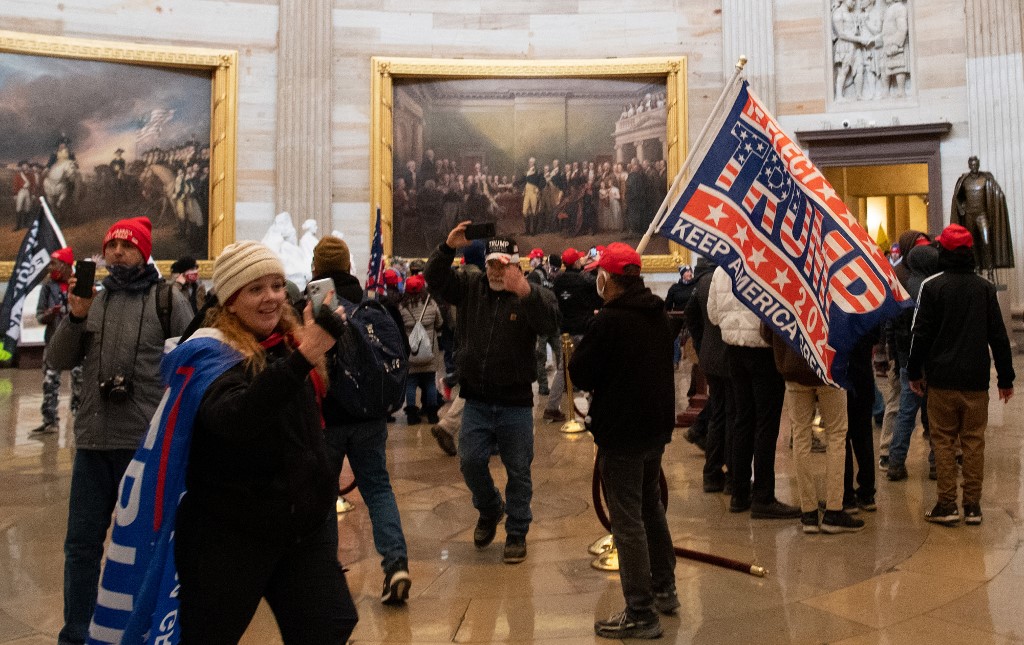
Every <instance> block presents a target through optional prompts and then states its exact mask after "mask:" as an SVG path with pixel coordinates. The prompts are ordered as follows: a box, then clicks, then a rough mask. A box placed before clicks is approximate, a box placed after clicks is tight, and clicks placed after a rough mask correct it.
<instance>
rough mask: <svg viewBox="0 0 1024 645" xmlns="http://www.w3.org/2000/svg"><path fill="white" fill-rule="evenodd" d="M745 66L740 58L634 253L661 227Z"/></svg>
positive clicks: (640, 250)
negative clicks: (670, 204)
mask: <svg viewBox="0 0 1024 645" xmlns="http://www.w3.org/2000/svg"><path fill="white" fill-rule="evenodd" d="M746 65H747V57H746V56H740V58H739V60H737V61H736V71H735V72H733V74H732V78H730V79H729V82H728V83H726V84H725V88H724V89H723V90H722V95H721V96H719V97H718V102H716V103H715V107H713V108H711V116H709V117H708V119H707V121H705V122H704V127H703V128H702V129H701V131H700V134H698V135H697V139H696V140H695V141H694V142H693V145H692V146H690V152H689V153H687V155H686V159H684V160H683V165H681V166H680V167H679V172H677V173H676V178H675V179H673V180H672V187H671V188H669V189H668V192H667V193H666V194H665V199H663V200H662V201H661V206H659V207H658V212H657V213H655V215H654V219H652V220H651V225H650V226H649V227H647V232H646V233H644V236H643V238H642V239H641V240H640V243H639V244H637V246H636V252H637V253H639V254H641V255H643V252H644V249H646V248H647V244H648V243H649V242H650V241H651V237H653V236H654V232H655V231H656V230H658V227H659V226H661V223H662V221H663V220H664V219H665V216H666V215H667V213H668V203H669V200H670V199H672V197H673V196H674V195H675V192H676V189H677V188H678V187H679V182H681V181H682V180H683V175H685V174H686V170H687V168H689V167H690V164H691V163H692V162H693V157H694V155H695V154H696V152H697V149H698V148H700V147H701V145H702V144H703V142H704V139H705V138H706V137H707V135H708V130H709V129H710V128H711V120H712V119H713V118H714V116H715V115H717V114H718V112H719V110H721V109H722V104H723V103H725V97H726V96H728V95H729V92H730V91H731V90H732V86H733V85H735V84H736V81H737V80H738V79H739V77H740V75H741V74H742V73H743V68H744V67H746Z"/></svg>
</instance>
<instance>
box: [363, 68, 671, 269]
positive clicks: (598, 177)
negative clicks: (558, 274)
mask: <svg viewBox="0 0 1024 645" xmlns="http://www.w3.org/2000/svg"><path fill="white" fill-rule="evenodd" d="M373 63H374V70H375V76H374V87H373V91H374V114H373V123H374V132H375V134H374V141H375V142H380V144H379V145H377V144H376V143H375V145H374V147H373V155H372V157H373V160H372V161H373V163H372V165H373V175H374V177H375V181H374V183H373V185H372V187H373V193H374V194H373V199H374V201H375V203H379V204H380V205H381V207H382V211H383V214H384V218H385V222H386V224H385V226H386V229H388V230H387V232H389V233H390V240H386V241H385V245H386V247H387V245H388V242H390V248H389V249H387V250H388V251H389V252H390V253H391V254H393V255H396V256H401V257H422V256H426V255H429V253H430V251H431V250H432V249H433V248H434V247H435V246H436V245H437V244H438V242H440V241H442V240H444V239H445V236H446V235H447V233H448V231H449V230H450V229H451V228H452V227H453V226H454V225H455V224H456V223H458V222H460V221H463V220H472V221H474V222H478V223H486V222H489V223H493V224H494V225H495V228H496V231H497V233H498V234H499V235H510V236H513V237H515V238H516V240H517V241H518V242H519V248H520V251H521V253H523V254H524V257H525V254H526V253H527V252H528V251H529V250H530V249H532V248H541V249H543V250H544V251H545V252H546V253H560V252H561V251H562V250H563V249H565V248H567V247H570V246H572V247H575V248H577V249H579V250H581V251H583V252H586V251H587V250H589V249H591V248H594V247H596V246H599V245H603V244H609V243H610V242H614V241H624V242H628V243H630V244H633V245H635V244H636V243H637V242H639V240H640V238H641V237H642V236H643V234H644V232H645V231H646V230H647V228H648V226H649V225H650V223H651V221H652V220H653V218H654V215H655V213H656V212H657V210H658V208H659V206H660V205H661V204H662V201H663V200H664V199H665V196H666V194H667V192H668V189H669V184H670V183H671V182H672V180H673V178H674V175H675V173H676V171H677V170H678V168H679V165H680V162H681V160H682V153H683V152H684V151H685V149H686V148H685V128H684V127H683V126H684V124H685V123H686V106H685V69H686V67H685V59H682V58H676V59H610V60H589V61H464V60H440V59H380V58H375V59H374V60H373ZM671 252H673V250H672V249H670V248H669V244H668V242H667V241H666V240H665V239H664V238H661V237H660V236H655V237H654V238H653V239H652V241H651V244H650V245H649V246H648V247H647V250H646V254H647V258H645V267H646V268H647V269H648V270H653V267H654V264H657V263H660V262H669V261H670V260H671V258H672V256H670V255H669V253H671ZM652 263H653V264H652ZM648 265H650V266H648Z"/></svg>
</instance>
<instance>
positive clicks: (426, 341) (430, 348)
mask: <svg viewBox="0 0 1024 645" xmlns="http://www.w3.org/2000/svg"><path fill="white" fill-rule="evenodd" d="M429 304H430V296H429V295H428V296H427V299H426V300H425V301H423V309H422V310H421V311H420V317H419V319H417V320H416V324H415V325H413V326H412V331H411V332H409V364H410V365H416V366H422V365H430V364H431V363H433V362H434V339H433V338H431V337H430V332H428V331H427V328H426V327H424V326H423V314H425V313H427V305H429Z"/></svg>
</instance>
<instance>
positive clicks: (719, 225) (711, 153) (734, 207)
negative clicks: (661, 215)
mask: <svg viewBox="0 0 1024 645" xmlns="http://www.w3.org/2000/svg"><path fill="white" fill-rule="evenodd" d="M735 88H736V89H735V90H733V93H734V95H735V96H732V97H729V100H727V103H726V105H727V106H728V107H727V108H726V109H724V110H722V111H721V113H720V114H716V115H712V117H711V118H712V119H713V120H716V121H717V122H714V123H712V124H711V127H710V128H709V131H710V132H712V133H714V134H711V135H709V139H708V143H707V144H705V149H704V150H700V151H698V153H697V155H696V159H697V163H699V166H698V167H697V170H696V171H695V172H694V173H693V176H692V177H691V178H690V183H689V184H688V185H687V186H686V188H685V189H683V191H682V193H681V194H680V195H679V197H678V198H677V199H676V201H675V203H674V205H673V206H672V207H671V208H670V210H669V213H668V215H667V216H666V217H665V219H664V220H663V221H662V222H661V224H660V226H659V228H658V231H659V232H660V233H661V234H662V235H664V236H666V237H668V238H670V239H673V240H675V241H677V242H679V243H680V244H682V245H683V246H685V247H687V248H689V249H691V250H693V251H696V252H698V253H701V254H703V255H705V256H707V257H708V258H710V259H712V260H714V261H715V262H716V263H717V264H718V265H719V266H722V267H723V268H724V269H725V270H726V271H727V272H728V273H729V275H730V276H732V280H733V292H734V293H735V294H736V297H737V298H739V299H740V301H742V302H743V303H745V304H746V306H747V307H749V308H750V309H751V310H752V311H754V312H755V313H756V314H757V315H758V316H759V317H760V318H761V320H763V321H765V322H766V323H768V324H769V325H770V326H771V327H772V329H773V330H774V331H775V333H777V334H779V335H780V336H781V337H782V338H784V339H786V341H787V342H788V343H789V344H790V346H791V347H792V348H793V349H794V350H796V351H797V352H798V353H800V355H802V356H803V357H804V358H805V359H806V360H807V362H808V364H809V365H810V366H811V368H812V369H814V371H815V373H817V375H818V377H819V378H821V379H822V380H823V381H825V382H826V383H829V384H831V385H839V386H842V387H847V386H848V381H847V378H846V369H847V365H848V363H849V352H850V350H852V349H853V346H854V345H855V344H856V343H857V341H858V340H859V339H860V338H861V336H863V335H864V334H865V333H866V332H867V331H869V330H871V329H872V328H874V327H875V326H877V325H878V324H879V323H881V322H883V321H884V320H886V319H888V318H891V317H893V316H895V315H897V314H898V313H899V312H900V311H901V310H902V309H903V308H904V307H907V306H910V304H911V301H910V297H909V296H908V294H907V293H906V291H904V289H903V287H901V286H900V283H899V281H898V280H897V279H896V276H895V274H894V273H893V271H892V267H890V266H889V263H888V262H886V260H885V258H884V257H883V256H882V254H881V252H880V251H879V249H878V246H877V245H876V244H875V243H874V242H873V241H872V240H871V238H870V236H868V234H867V232H865V231H864V229H863V228H861V227H860V225H859V224H858V223H857V220H856V219H855V218H854V217H853V216H852V215H850V212H849V210H848V209H847V207H846V204H844V203H843V200H842V199H840V198H839V196H838V195H837V194H836V191H835V190H833V188H832V186H831V185H829V183H828V181H827V180H826V179H825V177H824V176H823V175H822V174H821V172H820V171H819V170H818V169H817V168H816V167H815V166H814V165H813V164H812V163H811V162H810V160H809V159H808V158H807V156H806V155H805V154H804V152H803V151H802V150H801V149H800V148H799V146H797V145H796V143H795V142H794V141H793V140H792V139H790V138H789V137H788V136H787V135H786V134H785V133H784V132H783V131H782V128H781V127H779V124H778V123H777V122H776V121H775V119H774V118H773V117H772V115H771V114H769V112H768V110H767V109H766V108H765V107H764V105H763V104H762V103H761V101H760V100H758V98H757V96H756V95H755V94H754V93H753V92H752V91H751V90H750V88H749V86H748V84H747V82H746V81H743V83H742V84H736V85H735Z"/></svg>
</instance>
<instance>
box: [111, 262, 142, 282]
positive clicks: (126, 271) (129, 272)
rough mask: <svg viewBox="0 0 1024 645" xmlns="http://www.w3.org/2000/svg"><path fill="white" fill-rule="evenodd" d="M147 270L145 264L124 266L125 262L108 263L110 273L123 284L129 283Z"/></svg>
mask: <svg viewBox="0 0 1024 645" xmlns="http://www.w3.org/2000/svg"><path fill="white" fill-rule="evenodd" d="M145 270H146V265H145V264H136V265H133V266H124V265H123V264H108V265H107V271H108V272H109V273H110V275H111V276H112V277H113V278H114V280H116V281H117V282H120V283H122V284H127V283H129V282H131V281H133V280H135V279H136V278H138V277H140V276H141V275H142V273H143V272H144V271H145Z"/></svg>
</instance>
